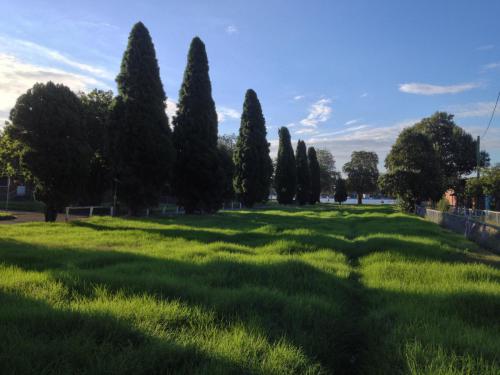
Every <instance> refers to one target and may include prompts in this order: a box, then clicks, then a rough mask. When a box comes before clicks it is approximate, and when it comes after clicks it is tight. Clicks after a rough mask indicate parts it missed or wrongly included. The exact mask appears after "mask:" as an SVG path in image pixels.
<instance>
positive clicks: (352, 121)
mask: <svg viewBox="0 0 500 375" xmlns="http://www.w3.org/2000/svg"><path fill="white" fill-rule="evenodd" d="M360 120H361V119H359V118H355V119H352V120H349V121H346V122H345V123H344V125H347V126H349V125H353V124H355V123H357V122H359V121H360Z"/></svg>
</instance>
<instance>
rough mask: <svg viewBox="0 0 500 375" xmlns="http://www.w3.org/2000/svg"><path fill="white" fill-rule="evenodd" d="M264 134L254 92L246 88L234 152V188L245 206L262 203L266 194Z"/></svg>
mask: <svg viewBox="0 0 500 375" xmlns="http://www.w3.org/2000/svg"><path fill="white" fill-rule="evenodd" d="M266 135H267V131H266V123H265V120H264V116H263V115H262V108H261V105H260V102H259V99H258V98H257V94H256V93H255V91H253V90H251V89H250V90H247V92H246V94H245V102H244V104H243V113H242V115H241V125H240V130H239V135H238V140H237V142H236V149H235V152H234V164H235V174H234V188H235V190H236V193H237V194H238V197H239V198H240V199H241V201H242V203H243V204H244V205H245V206H246V207H252V206H253V205H254V204H255V203H257V202H265V201H267V199H268V197H269V188H270V183H271V175H272V171H273V165H272V161H271V157H270V156H269V143H268V142H267V139H266Z"/></svg>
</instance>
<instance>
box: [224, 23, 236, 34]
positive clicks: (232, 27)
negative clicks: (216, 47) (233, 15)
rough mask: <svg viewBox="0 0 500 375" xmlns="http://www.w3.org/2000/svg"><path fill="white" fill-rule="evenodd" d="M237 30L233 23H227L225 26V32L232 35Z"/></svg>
mask: <svg viewBox="0 0 500 375" xmlns="http://www.w3.org/2000/svg"><path fill="white" fill-rule="evenodd" d="M238 32H239V30H238V28H237V27H236V26H234V25H229V26H227V27H226V34H229V35H233V34H237V33H238Z"/></svg>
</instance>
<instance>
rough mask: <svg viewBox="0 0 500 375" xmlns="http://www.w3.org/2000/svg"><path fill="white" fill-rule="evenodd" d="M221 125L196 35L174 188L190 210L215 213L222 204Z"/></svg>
mask: <svg viewBox="0 0 500 375" xmlns="http://www.w3.org/2000/svg"><path fill="white" fill-rule="evenodd" d="M217 126H218V123H217V112H216V111H215V103H214V101H213V99H212V85H211V83H210V77H209V75H208V58H207V53H206V51H205V45H204V44H203V42H202V41H201V39H200V38H198V37H196V38H194V39H193V41H192V42H191V46H190V48H189V53H188V62H187V66H186V70H185V72H184V81H183V82H182V86H181V89H180V92H179V104H178V110H177V116H176V117H175V119H174V142H175V147H176V150H177V162H176V164H175V179H174V190H175V193H176V196H177V200H178V204H179V205H180V206H181V207H184V209H185V211H186V213H188V214H190V213H194V212H207V213H212V212H215V211H217V210H218V209H219V208H220V207H221V206H222V201H223V193H224V171H223V169H222V168H221V162H220V155H219V153H218V150H217Z"/></svg>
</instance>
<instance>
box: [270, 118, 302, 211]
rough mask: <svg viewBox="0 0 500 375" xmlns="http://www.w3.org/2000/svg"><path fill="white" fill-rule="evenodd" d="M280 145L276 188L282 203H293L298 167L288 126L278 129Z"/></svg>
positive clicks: (275, 181)
mask: <svg viewBox="0 0 500 375" xmlns="http://www.w3.org/2000/svg"><path fill="white" fill-rule="evenodd" d="M278 134H279V146H278V160H277V163H276V173H275V176H274V188H275V190H276V195H277V197H278V202H279V203H280V204H290V203H293V197H294V196H295V187H296V183H297V167H296V165H295V156H294V155H293V148H292V142H291V140H290V132H289V131H288V129H287V128H286V127H284V126H283V127H282V128H280V129H279V131H278Z"/></svg>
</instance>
